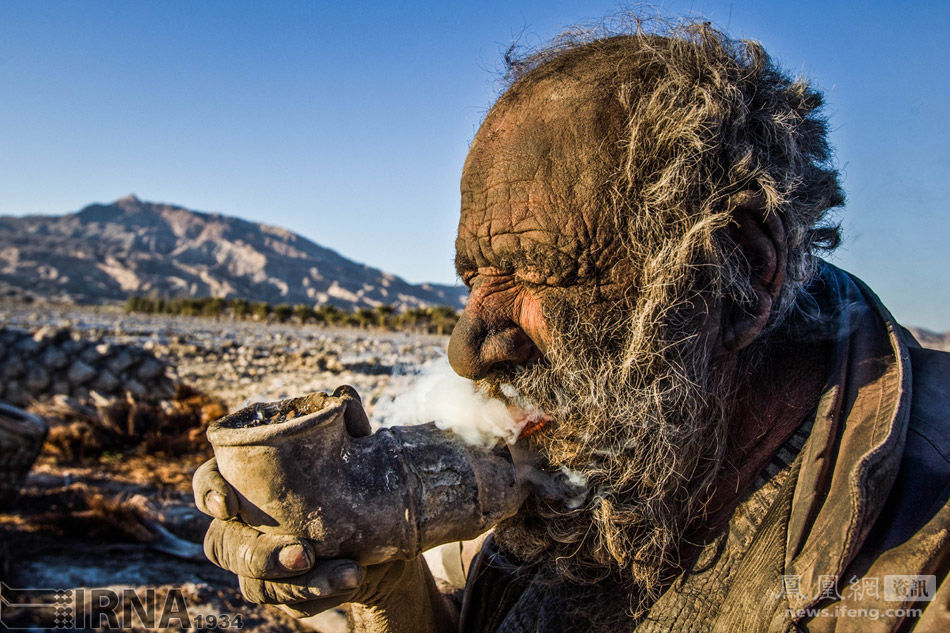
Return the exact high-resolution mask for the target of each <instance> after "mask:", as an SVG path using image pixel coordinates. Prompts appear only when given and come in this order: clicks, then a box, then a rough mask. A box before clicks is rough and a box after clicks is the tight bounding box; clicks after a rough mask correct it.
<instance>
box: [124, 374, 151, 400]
mask: <svg viewBox="0 0 950 633" xmlns="http://www.w3.org/2000/svg"><path fill="white" fill-rule="evenodd" d="M123 386H124V387H125V390H126V391H128V392H129V393H130V394H132V396H133V397H135V398H139V399H143V398H145V397H146V396H148V390H147V389H145V385H143V384H142V383H140V382H139V381H138V380H135V379H134V378H132V379H130V380H126V381H125V384H124V385H123Z"/></svg>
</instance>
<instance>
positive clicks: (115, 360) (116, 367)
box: [106, 349, 135, 375]
mask: <svg viewBox="0 0 950 633" xmlns="http://www.w3.org/2000/svg"><path fill="white" fill-rule="evenodd" d="M134 362H135V359H134V358H132V354H130V353H129V350H127V349H125V350H122V351H121V352H120V353H119V354H118V355H116V356H113V357H112V358H110V359H109V360H108V361H106V367H108V368H109V371H111V372H112V373H113V374H116V375H118V374H121V373H122V372H124V371H125V370H126V369H128V368H129V367H131V366H132V364H133V363H134Z"/></svg>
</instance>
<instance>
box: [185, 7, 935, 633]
mask: <svg viewBox="0 0 950 633" xmlns="http://www.w3.org/2000/svg"><path fill="white" fill-rule="evenodd" d="M820 106H821V96H820V95H819V94H818V93H817V92H816V91H815V90H814V89H812V88H810V87H809V86H808V85H807V84H806V83H805V82H803V81H800V80H798V81H795V80H791V79H790V78H788V77H787V76H786V75H785V74H784V73H783V72H781V71H780V70H779V69H778V68H776V66H775V65H774V64H773V63H772V62H771V61H770V59H769V57H768V56H767V55H766V54H765V53H764V51H763V50H762V49H761V48H760V47H759V46H758V45H757V44H754V43H748V42H741V43H740V42H734V41H731V40H729V39H728V38H727V37H725V36H724V35H723V34H721V33H719V32H718V31H716V30H714V29H712V28H711V27H709V26H708V25H690V26H685V27H681V28H677V29H670V30H669V32H666V33H664V34H662V35H661V34H647V33H643V32H637V33H634V34H629V35H618V36H611V37H603V38H599V39H592V40H587V41H573V42H561V43H560V44H558V45H557V46H555V47H554V48H551V49H548V50H545V51H542V52H540V53H536V54H534V55H532V56H530V57H528V58H527V59H524V60H520V61H515V62H513V66H512V83H511V85H510V87H509V88H508V90H507V91H506V92H505V93H504V95H503V96H502V97H501V98H500V99H499V100H498V102H497V103H496V104H495V105H494V107H493V108H492V110H491V112H490V113H489V114H488V116H487V117H486V119H485V121H484V123H483V124H482V126H481V129H480V130H479V131H478V134H477V135H476V137H475V140H474V141H473V143H472V146H471V150H470V152H469V155H468V159H467V160H466V163H465V167H464V170H463V174H462V212H461V220H460V223H459V232H458V239H457V242H456V247H457V253H458V254H457V258H456V265H457V268H458V273H459V275H460V276H461V278H462V279H463V281H464V282H465V283H466V285H467V286H468V287H469V288H470V290H471V296H470V299H469V302H468V305H467V307H466V309H465V312H464V314H463V315H462V317H461V320H460V321H459V323H458V326H457V327H456V329H455V331H454V332H453V333H452V338H451V342H450V344H449V359H450V361H451V363H452V366H453V368H454V369H455V370H456V371H457V372H458V373H459V374H461V375H463V376H465V377H468V378H471V379H472V380H475V381H479V382H482V383H484V385H485V386H486V387H487V388H488V389H492V390H493V393H497V394H499V397H504V396H502V395H501V390H500V389H499V386H500V385H502V384H504V383H510V384H513V385H514V386H515V387H516V388H517V390H518V392H519V393H520V394H521V396H522V397H523V398H524V399H525V400H527V401H529V402H530V403H531V404H532V405H534V406H536V407H538V408H539V409H541V410H543V411H544V412H545V413H546V415H547V422H546V423H545V424H544V425H543V426H542V427H541V428H540V429H539V430H537V431H536V432H534V433H533V434H532V435H530V437H528V438H527V439H526V440H525V441H526V442H527V443H528V445H530V447H531V448H533V449H534V450H535V451H536V452H537V454H538V455H540V457H541V459H542V462H543V464H544V467H545V468H548V469H552V470H553V469H558V468H561V467H566V468H570V469H572V470H574V471H577V472H579V473H581V474H583V476H584V477H586V480H587V485H588V488H589V494H588V496H587V499H586V502H585V503H584V504H582V505H581V506H580V507H568V506H566V505H562V504H559V503H558V502H556V501H552V500H550V499H541V498H529V500H528V502H527V503H526V505H525V506H524V507H523V509H522V510H521V511H520V512H519V514H518V515H517V516H515V517H513V518H511V519H509V520H507V521H505V522H503V523H502V524H500V525H499V526H498V527H497V528H496V529H495V531H494V534H493V535H492V537H490V538H489V539H488V540H487V541H486V543H485V545H484V546H483V548H482V550H481V552H480V553H479V555H478V556H477V557H476V559H475V561H474V562H473V566H472V569H471V571H470V573H469V575H468V582H467V585H466V587H465V589H464V594H463V595H462V597H461V600H460V601H453V600H451V599H449V598H448V597H446V596H443V595H441V594H440V593H439V591H438V589H437V588H436V585H435V583H434V582H433V579H432V577H431V575H430V573H429V572H428V570H427V568H426V565H425V563H424V561H423V560H422V559H421V558H420V559H417V560H415V561H410V562H404V561H396V562H391V563H384V564H381V565H376V566H372V567H370V568H368V569H364V568H362V567H360V566H359V565H357V564H356V563H354V562H352V561H345V560H332V561H325V560H319V561H314V560H313V557H312V555H311V554H310V551H309V549H308V546H307V544H306V543H305V542H303V541H298V540H296V539H293V538H290V537H277V536H267V535H262V534H259V533H257V532H255V531H254V530H252V529H251V528H249V527H248V526H245V525H243V524H242V523H240V522H238V521H233V520H232V521H223V520H222V519H229V518H231V517H233V516H234V514H235V502H234V497H233V492H232V491H231V490H230V488H229V487H228V486H227V484H226V483H225V482H224V481H223V480H222V479H221V478H220V475H218V474H217V473H216V471H215V470H214V467H213V464H212V465H210V466H209V467H207V468H204V469H202V471H201V473H200V474H199V476H198V477H196V496H197V499H198V503H199V506H200V507H202V508H203V509H205V510H206V511H208V512H209V513H210V514H212V515H213V516H216V517H217V518H218V520H216V521H215V522H214V523H213V524H212V527H211V529H210V530H209V534H208V539H207V543H206V545H207V550H208V552H209V555H210V556H211V558H212V560H214V561H216V562H217V563H218V564H220V565H222V566H224V567H225V568H228V569H230V570H232V571H234V572H235V573H237V574H239V575H240V576H241V583H242V589H243V590H244V592H245V594H246V595H247V596H248V597H249V598H251V599H254V600H257V601H262V602H269V603H276V604H282V605H284V606H285V607H286V608H287V609H288V610H290V611H291V612H293V613H295V614H298V615H304V614H309V613H316V612H318V611H321V610H324V609H327V608H330V607H332V606H336V605H338V604H340V603H343V602H351V603H353V607H352V619H353V621H354V625H355V626H356V628H357V629H358V630H365V631H425V632H430V631H431V632H435V631H439V632H442V631H465V632H486V633H487V632H489V631H491V632H495V631H497V632H505V633H516V632H517V633H521V632H529V631H530V632H538V633H546V632H561V631H632V630H637V631H749V632H751V631H793V630H806V629H807V630H809V631H832V630H836V631H838V630H841V631H843V630H855V631H892V630H909V629H910V628H913V627H914V626H916V629H915V630H919V631H936V630H950V629H948V628H947V627H948V626H950V624H948V622H950V620H948V606H950V582H944V578H945V576H946V574H947V570H948V567H950V547H948V539H950V506H948V505H947V499H948V495H950V395H948V391H947V385H948V380H947V376H950V355H947V354H942V353H939V352H933V351H927V350H924V349H921V348H920V347H919V346H918V345H917V343H916V342H915V341H914V340H913V338H912V337H911V336H910V335H909V334H908V333H907V332H906V331H905V330H903V329H902V328H901V327H900V326H899V325H898V324H897V323H896V322H895V321H894V319H893V317H891V315H890V314H889V313H888V311H887V310H886V309H885V308H884V306H883V305H881V303H880V302H879V300H878V299H877V297H876V296H875V295H874V294H873V293H872V292H871V291H870V290H869V289H868V288H867V287H866V286H865V285H864V284H863V283H862V282H861V281H859V280H858V279H856V278H855V277H853V276H851V275H849V274H848V273H846V272H843V271H841V270H839V269H837V268H835V267H833V266H831V265H829V264H827V263H824V262H823V261H822V260H821V259H819V255H820V254H821V251H822V250H828V249H831V248H834V246H836V244H837V242H838V231H837V228H836V227H835V226H833V225H831V224H829V223H828V221H827V219H826V214H827V213H828V210H829V209H832V208H834V207H837V206H840V205H841V204H842V202H843V197H842V193H841V191H840V189H839V185H838V180H837V174H836V172H835V171H834V169H833V168H832V166H831V165H830V150H829V147H828V144H827V140H826V124H825V121H824V120H823V118H822V117H821V116H820V112H819V110H820Z"/></svg>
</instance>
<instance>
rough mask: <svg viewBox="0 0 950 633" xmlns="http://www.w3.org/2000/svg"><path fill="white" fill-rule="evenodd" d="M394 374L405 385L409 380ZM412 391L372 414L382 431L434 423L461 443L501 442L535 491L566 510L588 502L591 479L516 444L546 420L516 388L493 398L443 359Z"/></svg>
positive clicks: (413, 381) (414, 381) (383, 402)
mask: <svg viewBox="0 0 950 633" xmlns="http://www.w3.org/2000/svg"><path fill="white" fill-rule="evenodd" d="M400 373H401V374H402V375H397V376H394V378H398V379H399V382H400V383H402V382H403V379H405V378H407V376H406V375H405V370H404V371H403V372H400ZM408 379H409V388H408V390H406V391H404V392H402V393H401V394H399V395H397V396H395V397H389V398H387V397H383V398H381V399H380V400H379V401H378V402H377V403H376V406H375V408H374V410H373V418H374V420H373V421H374V424H375V425H378V427H392V426H409V425H413V424H425V423H427V422H434V423H435V425H436V427H438V428H440V429H443V430H447V431H451V432H453V433H455V434H456V435H458V436H459V437H460V438H461V439H462V441H464V442H467V443H469V444H473V445H476V446H484V447H486V448H488V447H492V446H494V445H495V444H496V443H497V442H498V441H499V440H504V441H505V442H507V443H508V446H509V448H510V450H511V456H512V459H513V460H514V461H515V464H516V467H517V469H518V473H519V476H520V477H522V478H524V479H525V480H527V481H530V482H531V483H532V484H533V485H534V488H535V490H536V491H537V493H538V494H539V495H540V496H541V497H543V498H546V499H549V500H557V501H559V502H561V503H563V504H564V505H565V506H566V507H567V508H568V509H574V508H577V507H580V506H581V505H582V504H583V503H584V501H585V500H586V498H587V494H588V489H587V479H586V477H584V475H582V474H581V473H578V472H575V471H572V470H570V469H568V468H567V467H565V466H561V467H560V469H559V470H557V471H554V472H546V471H544V470H541V469H539V468H538V467H537V465H536V461H537V458H536V456H534V455H533V454H531V453H530V452H526V451H525V450H522V449H521V448H520V447H517V446H515V442H516V441H517V440H518V436H519V435H520V434H521V431H522V430H523V429H524V428H525V427H526V426H528V425H531V424H534V423H536V422H539V421H543V420H544V418H545V415H544V413H543V412H542V411H540V410H539V409H538V408H536V407H535V406H533V405H532V404H530V403H529V402H527V401H526V400H525V399H524V398H522V397H521V396H520V394H518V393H517V392H516V391H515V388H514V386H512V385H503V386H502V387H501V391H502V393H503V394H504V396H505V398H506V399H507V400H508V403H505V402H502V401H501V400H498V399H497V398H491V397H489V396H488V395H487V394H485V393H484V392H482V391H481V390H479V389H478V388H477V387H476V386H475V383H473V382H472V381H471V380H468V379H467V378H462V377H461V376H459V375H458V374H456V373H455V371H454V370H453V369H452V367H451V366H450V365H449V361H448V359H447V358H446V357H445V356H444V355H443V356H440V357H439V358H437V359H436V360H434V361H431V362H429V363H428V364H426V365H424V366H422V368H421V369H419V370H417V371H416V372H415V373H411V374H410V375H409V376H408Z"/></svg>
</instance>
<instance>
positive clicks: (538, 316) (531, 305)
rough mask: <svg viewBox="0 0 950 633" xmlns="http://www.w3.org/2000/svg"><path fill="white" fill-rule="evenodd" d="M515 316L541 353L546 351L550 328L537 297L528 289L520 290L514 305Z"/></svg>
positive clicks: (549, 338) (549, 344)
mask: <svg viewBox="0 0 950 633" xmlns="http://www.w3.org/2000/svg"><path fill="white" fill-rule="evenodd" d="M515 317H516V319H517V322H518V325H519V326H520V327H521V329H522V331H524V333H525V334H527V335H528V337H529V338H530V339H531V340H532V341H534V344H535V345H536V346H537V347H538V349H539V350H540V351H541V353H542V354H544V353H547V350H548V348H549V347H550V346H551V330H550V327H549V325H548V322H547V320H546V319H545V318H544V311H543V310H542V308H541V301H540V300H539V299H538V297H537V296H535V295H534V294H532V293H531V292H530V291H528V290H525V291H523V292H521V293H520V294H519V297H518V301H517V302H516V305H515Z"/></svg>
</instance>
